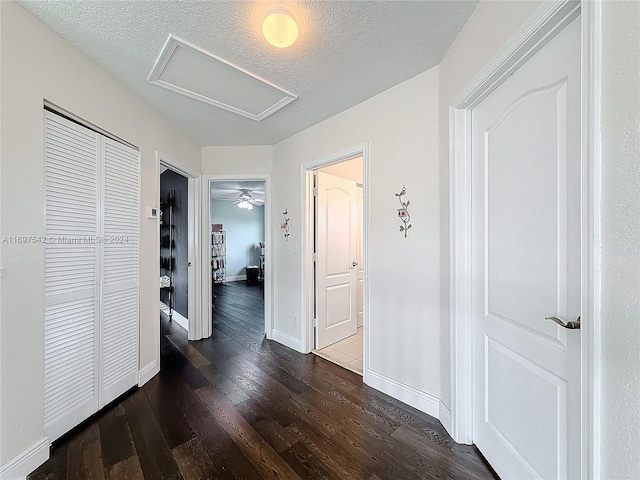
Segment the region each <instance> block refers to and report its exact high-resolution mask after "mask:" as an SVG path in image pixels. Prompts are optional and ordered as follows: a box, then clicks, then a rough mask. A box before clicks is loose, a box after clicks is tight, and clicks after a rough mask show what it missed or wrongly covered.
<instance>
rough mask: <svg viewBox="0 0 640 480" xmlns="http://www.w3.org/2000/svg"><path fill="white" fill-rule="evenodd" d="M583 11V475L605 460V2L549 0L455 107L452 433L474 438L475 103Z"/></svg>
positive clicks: (452, 139) (452, 150)
mask: <svg viewBox="0 0 640 480" xmlns="http://www.w3.org/2000/svg"><path fill="white" fill-rule="evenodd" d="M579 14H581V23H582V40H581V42H582V69H581V78H582V80H581V83H582V101H581V118H582V121H581V123H582V127H581V136H582V138H581V145H582V147H581V150H582V151H581V153H582V158H581V169H582V179H581V185H582V200H581V203H582V206H581V211H582V227H581V230H582V231H581V244H582V259H581V265H582V282H581V297H582V298H581V316H582V319H581V320H582V322H581V325H582V327H581V328H582V329H581V341H582V359H581V360H582V446H581V449H582V466H581V469H582V478H594V477H595V476H597V474H598V472H599V464H600V460H599V419H600V414H599V397H600V382H599V370H600V362H601V361H600V351H599V345H600V282H601V274H600V253H599V252H600V203H601V200H600V199H601V193H600V187H599V184H600V179H601V158H600V146H599V138H600V135H599V132H600V116H601V115H600V75H601V73H600V72H601V60H600V50H601V49H600V46H601V33H600V32H601V29H600V25H601V6H600V2H595V1H593V2H592V1H586V2H583V3H582V4H581V3H580V2H575V1H568V0H561V1H549V2H544V3H543V4H542V6H541V7H540V8H539V9H538V10H537V11H536V12H535V13H534V14H533V15H532V17H531V18H530V19H529V20H528V21H527V22H526V23H525V24H524V25H523V26H522V27H521V28H520V30H518V31H517V32H516V33H515V34H514V36H513V37H512V38H511V39H510V40H509V41H508V42H507V44H505V45H504V47H503V48H502V49H501V50H500V51H499V52H498V53H497V54H496V55H495V56H494V57H493V58H492V59H491V60H490V61H489V62H488V63H487V65H485V67H484V68H483V69H482V70H481V71H480V72H479V73H478V74H477V75H476V76H475V77H474V78H473V80H472V81H471V82H470V83H469V85H467V87H465V88H464V90H463V91H462V92H461V93H460V94H459V95H458V97H457V98H456V99H455V100H454V102H453V103H452V105H451V106H450V107H449V132H450V133H449V135H450V136H449V159H450V160H449V182H450V185H449V186H450V198H449V201H450V204H449V216H450V232H449V234H450V242H451V243H450V248H451V256H450V272H451V281H450V292H451V296H450V312H451V316H450V321H451V338H450V341H451V370H450V374H451V430H450V433H451V435H452V436H453V438H454V439H455V440H456V441H457V442H461V443H467V444H471V443H473V431H472V425H473V374H472V368H473V331H472V329H473V322H472V317H471V111H472V109H473V108H474V107H475V106H477V105H478V104H479V103H480V102H481V101H482V100H483V99H484V98H486V97H487V96H488V95H489V94H490V93H491V92H492V91H493V90H494V89H495V88H496V87H497V86H498V85H500V84H501V83H502V82H503V81H504V80H505V79H507V78H508V77H509V76H510V75H511V74H512V73H513V72H514V71H516V70H517V69H518V68H519V67H520V66H521V65H522V64H523V63H524V62H526V61H527V60H528V59H529V58H531V57H532V56H533V55H534V54H535V53H536V52H538V51H539V50H540V49H541V48H542V47H543V46H544V45H545V44H546V43H548V41H549V40H551V38H553V36H555V34H557V33H558V32H559V31H560V30H562V29H563V28H564V27H565V26H566V25H568V24H569V23H570V22H571V20H573V19H574V18H576V16H577V15H579ZM575 407H576V408H580V405H576V406H575Z"/></svg>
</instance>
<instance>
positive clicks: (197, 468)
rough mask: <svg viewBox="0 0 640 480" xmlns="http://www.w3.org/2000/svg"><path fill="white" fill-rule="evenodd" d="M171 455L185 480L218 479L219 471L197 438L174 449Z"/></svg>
mask: <svg viewBox="0 0 640 480" xmlns="http://www.w3.org/2000/svg"><path fill="white" fill-rule="evenodd" d="M171 453H172V454H173V458H174V459H175V460H176V463H177V464H178V468H180V472H182V476H183V477H184V478H185V480H204V479H210V478H218V477H219V474H218V469H217V468H216V467H215V466H214V465H213V463H212V462H211V460H210V459H209V457H208V456H207V454H206V452H205V451H204V449H203V448H202V445H200V442H199V441H198V439H197V438H194V439H192V440H189V441H188V442H187V443H183V444H182V445H180V446H179V447H176V448H174V449H173V450H172V451H171Z"/></svg>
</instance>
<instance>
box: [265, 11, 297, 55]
mask: <svg viewBox="0 0 640 480" xmlns="http://www.w3.org/2000/svg"><path fill="white" fill-rule="evenodd" d="M262 34H263V35H264V38H266V39H267V41H268V42H269V43H270V44H271V45H273V46H274V47H278V48H287V47H290V46H291V45H293V44H294V43H295V41H296V40H297V39H298V24H297V23H296V21H295V20H294V18H293V15H292V14H291V12H290V11H289V10H287V9H286V8H284V7H275V8H271V9H269V11H268V12H267V16H266V18H265V19H264V21H263V22H262Z"/></svg>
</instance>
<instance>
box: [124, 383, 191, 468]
mask: <svg viewBox="0 0 640 480" xmlns="http://www.w3.org/2000/svg"><path fill="white" fill-rule="evenodd" d="M124 409H125V413H126V415H127V420H128V421H129V426H130V428H131V436H132V437H133V441H134V444H135V447H136V451H137V452H138V459H139V460H140V466H141V467H142V471H143V473H144V476H145V478H154V479H158V480H165V479H171V480H173V479H178V478H182V475H181V474H180V470H179V469H178V465H177V464H176V462H175V460H174V459H173V455H171V450H170V449H169V445H168V444H167V441H166V440H165V438H164V435H163V434H162V430H161V429H160V426H159V425H158V423H157V421H156V419H155V417H154V415H153V412H152V411H151V407H150V406H149V402H148V401H147V397H146V396H145V394H144V392H143V391H142V390H138V391H137V392H135V393H134V394H133V395H131V396H130V397H129V398H127V400H125V402H124Z"/></svg>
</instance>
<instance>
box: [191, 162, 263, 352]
mask: <svg viewBox="0 0 640 480" xmlns="http://www.w3.org/2000/svg"><path fill="white" fill-rule="evenodd" d="M215 181H235V182H264V186H265V188H264V189H265V203H264V238H265V242H266V245H265V252H264V280H263V281H264V332H265V334H266V336H267V338H268V339H269V340H271V339H272V338H273V320H272V318H273V274H272V265H273V263H272V260H271V258H272V256H271V252H272V248H273V247H272V245H271V243H272V241H273V237H272V235H271V230H272V229H271V174H270V173H249V174H242V173H235V174H224V175H222V174H220V175H203V176H202V206H203V208H202V225H203V228H202V245H203V256H202V262H201V265H202V271H203V274H204V275H205V276H203V283H202V293H203V299H202V308H203V315H202V317H203V319H204V320H205V324H204V326H203V328H204V333H205V334H204V335H203V338H204V337H210V336H211V334H212V333H213V331H212V323H211V320H212V318H211V308H212V300H211V293H212V291H211V188H210V186H209V184H210V182H215Z"/></svg>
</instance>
